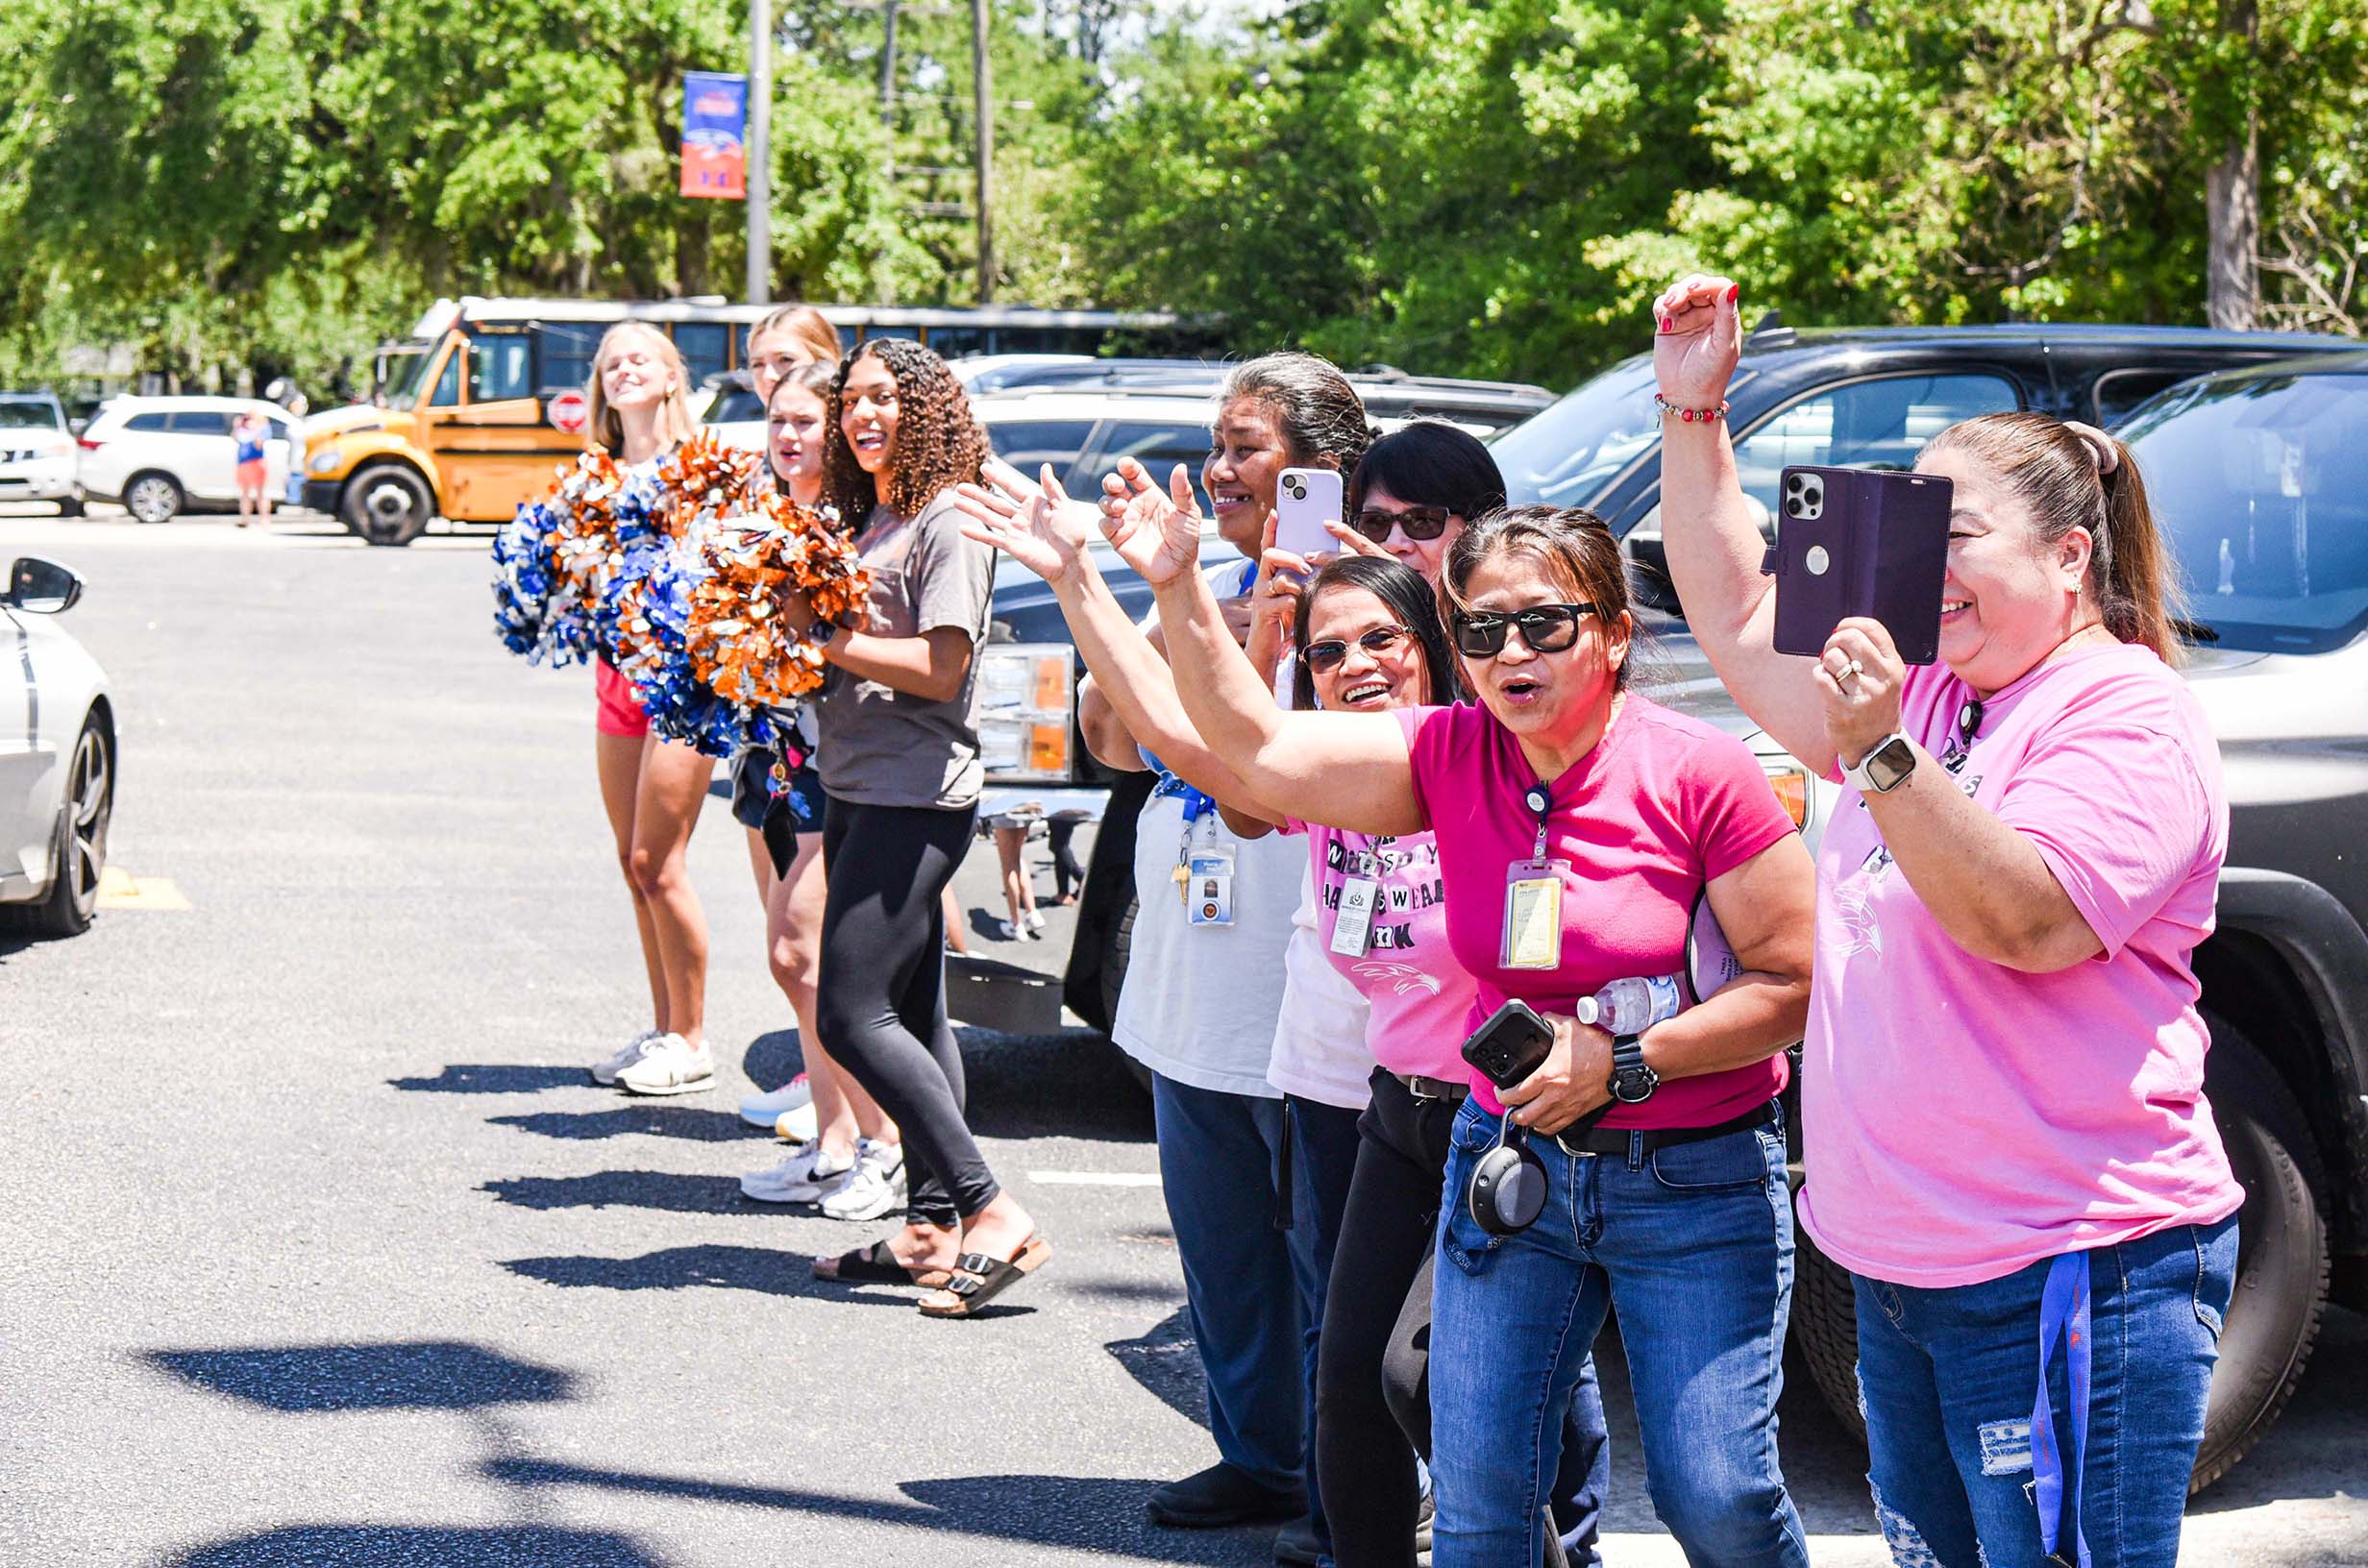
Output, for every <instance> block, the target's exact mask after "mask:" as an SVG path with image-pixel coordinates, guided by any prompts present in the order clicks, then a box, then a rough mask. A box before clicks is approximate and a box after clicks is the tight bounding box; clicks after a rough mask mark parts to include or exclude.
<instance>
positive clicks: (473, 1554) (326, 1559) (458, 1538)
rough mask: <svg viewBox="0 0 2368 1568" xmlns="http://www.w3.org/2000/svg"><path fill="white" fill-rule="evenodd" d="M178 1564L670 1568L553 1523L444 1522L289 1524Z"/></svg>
mask: <svg viewBox="0 0 2368 1568" xmlns="http://www.w3.org/2000/svg"><path fill="white" fill-rule="evenodd" d="M171 1560H172V1568H314V1565H316V1564H320V1563H369V1564H372V1565H373V1568H525V1565H527V1564H544V1563H566V1564H568V1568H665V1559H663V1558H660V1557H656V1556H652V1555H651V1554H650V1553H649V1552H648V1551H647V1550H645V1549H644V1548H642V1547H641V1546H640V1545H638V1544H637V1543H636V1542H635V1541H634V1540H633V1539H632V1537H630V1536H629V1535H617V1534H611V1533H610V1532H608V1531H591V1530H556V1529H554V1528H552V1527H550V1526H547V1525H497V1526H493V1527H491V1528H488V1529H474V1530H473V1529H467V1528H463V1527H459V1526H443V1525H290V1526H288V1527H286V1528H285V1529H283V1530H273V1531H264V1532H263V1533H262V1534H260V1535H248V1536H243V1537H241V1538H240V1539H237V1540H234V1541H217V1542H215V1543H214V1544H213V1545H211V1546H202V1547H199V1548H198V1549H197V1550H196V1551H194V1552H191V1553H188V1554H186V1555H185V1556H178V1557H175V1558H173V1559H171Z"/></svg>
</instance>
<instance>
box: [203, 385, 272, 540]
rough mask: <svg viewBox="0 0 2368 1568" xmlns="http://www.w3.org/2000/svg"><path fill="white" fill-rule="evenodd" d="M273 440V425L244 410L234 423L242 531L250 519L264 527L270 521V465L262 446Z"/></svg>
mask: <svg viewBox="0 0 2368 1568" xmlns="http://www.w3.org/2000/svg"><path fill="white" fill-rule="evenodd" d="M270 437H271V424H270V422H269V421H267V420H265V419H264V418H263V416H262V415H260V414H255V413H247V412H243V411H242V412H241V413H240V414H239V415H238V416H237V417H236V418H235V419H234V420H232V421H231V439H232V440H233V441H234V442H235V443H237V449H238V450H237V453H236V458H237V463H238V471H237V481H238V526H239V527H242V528H243V527H246V526H247V524H248V522H249V520H250V519H252V520H254V521H256V522H259V523H264V524H268V523H270V521H271V465H270V463H269V461H268V460H267V458H266V456H265V450H266V449H265V448H264V445H263V443H264V442H265V441H267V440H269V439H270ZM215 450H217V451H219V450H220V449H219V448H217V449H215Z"/></svg>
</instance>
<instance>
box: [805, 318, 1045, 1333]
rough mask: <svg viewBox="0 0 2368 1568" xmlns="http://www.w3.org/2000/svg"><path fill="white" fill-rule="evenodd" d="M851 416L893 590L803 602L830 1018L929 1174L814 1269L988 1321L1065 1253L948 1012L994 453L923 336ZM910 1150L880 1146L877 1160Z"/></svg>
mask: <svg viewBox="0 0 2368 1568" xmlns="http://www.w3.org/2000/svg"><path fill="white" fill-rule="evenodd" d="M831 406H832V413H833V416H834V417H833V420H832V423H831V425H830V428H829V447H828V455H827V457H826V478H825V494H826V498H827V499H828V500H829V502H831V503H832V504H833V505H835V506H836V507H837V508H838V511H839V515H840V517H841V518H843V519H845V520H847V521H848V523H849V524H850V526H851V527H853V528H854V529H855V530H856V531H855V541H856V545H857V548H858V550H859V551H860V553H861V555H862V558H863V562H864V565H865V566H866V567H868V568H869V569H870V570H871V572H872V574H873V576H872V589H871V600H870V603H869V606H868V610H869V613H868V614H867V615H866V616H865V617H864V619H863V624H862V625H857V626H851V627H850V626H838V625H829V624H826V623H825V624H816V623H814V621H813V612H812V609H811V607H810V606H808V605H807V604H806V603H805V601H804V600H803V598H802V596H793V597H790V598H787V599H785V600H783V601H782V611H783V613H784V614H786V615H788V616H789V617H790V618H791V623H792V625H799V624H800V623H803V624H804V625H805V626H806V627H807V629H808V633H809V635H811V636H812V638H813V639H814V642H815V643H816V645H817V646H818V647H819V649H821V652H822V656H823V658H824V659H825V660H826V661H827V662H828V663H829V664H830V665H832V666H833V667H834V668H833V669H832V671H831V672H830V675H829V678H828V680H827V681H826V683H825V685H824V687H823V692H822V697H821V700H820V701H819V702H818V703H817V704H816V706H815V713H816V719H817V721H818V723H819V725H820V731H821V733H820V736H819V742H820V745H819V750H818V753H817V754H818V757H819V763H820V767H821V769H822V775H823V787H824V790H825V792H826V795H827V796H828V804H827V807H826V813H825V819H824V821H825V825H824V863H823V864H824V877H825V880H826V887H827V894H826V902H825V906H824V912H823V946H822V974H821V988H820V993H819V1008H820V1017H819V1020H818V1021H819V1023H820V1026H821V1031H822V1035H823V1038H825V1039H826V1040H828V1041H830V1045H831V1050H832V1052H833V1053H834V1054H835V1056H836V1059H837V1060H838V1062H839V1063H840V1064H841V1065H842V1066H845V1067H846V1068H847V1070H848V1071H849V1073H850V1074H851V1075H852V1076H853V1077H854V1078H855V1080H856V1081H857V1082H858V1083H860V1084H862V1085H863V1087H864V1088H865V1089H866V1090H870V1091H871V1093H872V1095H873V1097H874V1098H875V1099H876V1100H877V1101H878V1102H879V1104H880V1106H881V1108H882V1109H883V1110H885V1111H886V1112H888V1114H889V1115H893V1116H894V1117H895V1118H896V1122H897V1126H898V1128H899V1129H900V1131H901V1133H902V1134H903V1153H904V1154H905V1155H909V1157H910V1159H909V1169H910V1172H911V1174H910V1176H909V1194H910V1201H909V1206H908V1208H907V1211H906V1216H905V1224H904V1227H903V1229H902V1230H900V1232H898V1233H897V1235H895V1236H894V1237H890V1238H888V1239H887V1240H884V1241H881V1242H877V1243H875V1244H874V1245H873V1246H872V1247H870V1248H868V1249H864V1250H861V1251H856V1252H850V1253H847V1254H845V1255H844V1256H841V1257H838V1258H818V1259H816V1260H815V1264H814V1267H815V1272H816V1274H817V1276H818V1277H821V1278H824V1279H835V1280H848V1281H876V1282H883V1283H889V1284H898V1285H903V1284H920V1285H924V1286H935V1288H932V1289H930V1290H929V1291H928V1293H927V1294H925V1296H923V1297H922V1299H921V1302H920V1310H921V1311H922V1312H923V1313H925V1315H928V1316H933V1317H967V1316H970V1315H972V1314H973V1313H974V1312H975V1311H977V1310H978V1309H979V1308H981V1307H984V1306H985V1305H986V1304H987V1303H989V1302H991V1301H993V1300H994V1299H995V1298H996V1297H997V1296H999V1295H1000V1294H1001V1293H1002V1292H1004V1291H1005V1290H1008V1289H1009V1288H1010V1287H1011V1286H1014V1285H1016V1284H1017V1283H1018V1282H1019V1281H1021V1280H1022V1279H1024V1278H1025V1277H1026V1276H1027V1275H1028V1274H1030V1273H1033V1272H1034V1271H1035V1270H1036V1269H1038V1268H1040V1267H1042V1266H1043V1264H1044V1263H1045V1262H1048V1260H1049V1259H1050V1257H1051V1253H1052V1248H1051V1245H1050V1243H1049V1242H1048V1241H1046V1240H1045V1239H1044V1237H1041V1236H1039V1235H1038V1234H1037V1232H1036V1226H1035V1222H1034V1220H1032V1219H1031V1218H1030V1217H1029V1215H1028V1213H1027V1211H1026V1210H1025V1209H1024V1208H1023V1207H1022V1206H1021V1204H1020V1202H1019V1200H1018V1199H1017V1198H1015V1197H1013V1196H1012V1195H1011V1193H1010V1192H1009V1191H1007V1190H1005V1189H1004V1188H1002V1187H1001V1186H1000V1185H999V1183H998V1182H997V1181H996V1179H995V1173H994V1172H993V1171H992V1170H991V1169H989V1168H988V1165H987V1162H986V1159H985V1157H984V1156H983V1155H981V1154H980V1153H979V1151H978V1144H977V1140H976V1139H974V1137H973V1136H972V1134H971V1130H970V1128H969V1126H968V1125H967V1124H966V1123H965V1122H964V1120H963V1110H962V1107H963V1091H964V1081H963V1071H962V1054H961V1049H960V1047H959V1045H958V1044H957V1043H956V1042H955V1040H954V1035H953V1029H952V1027H951V1025H950V1023H949V1022H948V1021H947V1017H946V992H945V978H946V977H945V959H944V954H943V952H942V948H943V946H944V943H945V935H946V932H945V917H944V914H943V908H944V905H943V903H942V899H943V897H944V894H945V890H946V887H947V885H948V883H950V881H951V880H952V878H953V873H954V868H955V867H956V866H957V865H958V864H959V863H960V861H961V859H962V855H963V852H964V851H965V850H966V849H967V848H968V847H969V845H970V838H971V828H972V823H973V821H974V819H975V817H976V813H977V803H978V793H979V786H980V784H981V783H982V781H983V779H984V776H985V772H984V769H983V768H982V766H981V764H980V761H979V754H978V667H977V659H976V652H977V648H978V644H979V643H980V641H981V640H983V639H984V638H985V636H986V631H987V612H988V607H989V601H990V597H991V595H992V592H993V588H994V577H995V561H994V551H990V550H984V549H981V548H979V547H978V546H976V545H974V544H972V543H970V542H969V541H967V540H965V539H964V538H963V537H962V531H961V527H960V519H959V515H958V514H957V513H956V511H955V509H954V497H953V487H954V486H955V485H956V484H959V483H963V482H966V481H969V480H973V479H975V478H977V476H978V469H979V464H980V463H981V462H982V461H983V460H984V459H985V457H986V455H987V446H986V437H985V435H984V434H983V433H982V432H981V431H980V429H979V428H978V424H977V421H976V419H975V418H974V416H973V415H972V413H971V408H970V402H969V399H968V398H967V397H965V396H964V394H963V391H962V384H961V382H959V381H958V380H955V379H954V377H953V374H952V372H950V371H949V370H948V369H947V368H946V364H945V361H944V360H942V359H940V358H939V357H938V356H937V355H934V354H932V353H930V352H929V351H928V350H927V349H925V348H924V347H922V346H921V345H920V344H918V343H915V342H912V341H911V340H909V339H903V338H880V339H876V340H874V341H872V342H868V343H866V344H865V345H864V346H863V347H862V348H861V349H859V350H857V351H856V353H855V355H854V356H853V357H852V358H851V359H849V360H847V361H846V362H845V363H844V364H843V365H842V366H841V367H840V371H839V380H838V385H837V388H836V391H835V394H834V396H833V398H832V404H831ZM888 1152H889V1151H882V1150H879V1149H878V1148H877V1147H876V1145H872V1144H868V1143H867V1144H865V1145H864V1146H863V1147H862V1149H861V1151H860V1152H859V1154H858V1156H857V1164H859V1165H861V1164H864V1163H865V1162H867V1161H875V1160H879V1159H883V1158H885V1157H886V1156H887V1154H888ZM907 1168H908V1167H907V1164H906V1162H905V1161H904V1160H903V1159H901V1158H900V1159H899V1160H898V1164H897V1169H898V1171H899V1172H900V1173H902V1172H903V1171H904V1170H906V1169H907Z"/></svg>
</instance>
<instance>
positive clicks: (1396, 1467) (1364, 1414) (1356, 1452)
mask: <svg viewBox="0 0 2368 1568" xmlns="http://www.w3.org/2000/svg"><path fill="white" fill-rule="evenodd" d="M1372 1083H1373V1099H1372V1103H1371V1104H1370V1105H1369V1106H1368V1107H1367V1108H1366V1112H1365V1115H1363V1116H1362V1117H1361V1118H1359V1120H1358V1122H1357V1132H1358V1134H1359V1139H1358V1143H1357V1166H1356V1173H1355V1174H1354V1175H1353V1176H1352V1177H1351V1178H1350V1179H1349V1186H1348V1210H1347V1213H1346V1214H1345V1215H1344V1217H1343V1218H1342V1220H1341V1233H1340V1242H1339V1245H1338V1247H1337V1249H1336V1250H1335V1251H1334V1252H1333V1255H1332V1283H1331V1287H1330V1288H1329V1289H1328V1290H1327V1291H1326V1292H1325V1295H1324V1309H1323V1335H1322V1337H1321V1339H1320V1341H1319V1344H1318V1347H1317V1363H1316V1466H1317V1477H1318V1480H1319V1482H1320V1483H1321V1486H1322V1488H1323V1504H1324V1517H1325V1519H1326V1520H1327V1521H1328V1522H1329V1523H1330V1524H1331V1527H1332V1556H1333V1559H1334V1560H1335V1561H1336V1562H1337V1563H1339V1565H1340V1568H1382V1565H1388V1568H1413V1565H1414V1560H1415V1510H1416V1507H1417V1506H1418V1502H1419V1489H1418V1482H1417V1479H1416V1475H1415V1456H1416V1454H1420V1455H1421V1456H1422V1457H1423V1458H1430V1452H1431V1421H1430V1416H1431V1390H1430V1341H1431V1311H1430V1307H1431V1260H1432V1256H1433V1253H1434V1250H1435V1247H1436V1237H1437V1235H1438V1225H1439V1202H1440V1188H1441V1183H1442V1182H1443V1180H1444V1178H1445V1172H1446V1167H1447V1148H1448V1132H1449V1130H1450V1129H1451V1128H1452V1127H1453V1126H1454V1124H1455V1114H1456V1112H1457V1111H1458V1110H1459V1109H1461V1106H1460V1103H1458V1102H1452V1101H1446V1100H1418V1099H1416V1098H1415V1096H1414V1094H1413V1092H1412V1091H1411V1090H1408V1089H1407V1088H1406V1086H1405V1085H1404V1084H1403V1083H1401V1082H1399V1081H1398V1080H1397V1079H1396V1078H1395V1077H1394V1076H1392V1075H1391V1074H1390V1073H1388V1072H1386V1071H1382V1070H1380V1069H1378V1068H1376V1069H1375V1070H1374V1073H1373V1080H1372ZM1574 1403H1575V1402H1574ZM1597 1409H1598V1410H1599V1409H1600V1407H1597ZM1602 1424H1603V1423H1602V1417H1601V1415H1600V1413H1597V1414H1595V1415H1594V1416H1593V1417H1592V1420H1591V1421H1590V1420H1588V1419H1586V1418H1585V1417H1584V1416H1583V1415H1582V1413H1581V1412H1580V1411H1579V1410H1577V1409H1575V1408H1574V1409H1573V1411H1572V1419H1571V1423H1570V1425H1569V1426H1568V1427H1567V1428H1566V1430H1565V1433H1564V1434H1563V1462H1562V1469H1561V1473H1560V1474H1559V1475H1558V1477H1557V1478H1556V1484H1555V1487H1554V1495H1553V1499H1552V1502H1553V1511H1554V1514H1555V1523H1556V1526H1557V1529H1558V1531H1559V1532H1560V1533H1561V1534H1562V1535H1563V1537H1564V1540H1565V1542H1566V1543H1567V1544H1570V1545H1574V1546H1578V1547H1580V1548H1581V1550H1582V1551H1584V1549H1585V1548H1587V1547H1590V1546H1591V1545H1592V1544H1593V1540H1594V1534H1595V1521H1594V1514H1595V1512H1596V1509H1597V1508H1598V1507H1599V1506H1600V1504H1601V1496H1600V1493H1601V1487H1602V1479H1603V1477H1602V1469H1603V1465H1604V1459H1605V1456H1604V1448H1603V1441H1604V1439H1603V1432H1602ZM1590 1429H1591V1430H1590ZM1549 1560H1559V1559H1558V1558H1553V1559H1549ZM1589 1560H1591V1559H1589Z"/></svg>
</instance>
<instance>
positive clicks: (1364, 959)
mask: <svg viewBox="0 0 2368 1568" xmlns="http://www.w3.org/2000/svg"><path fill="white" fill-rule="evenodd" d="M1283 831H1284V832H1286V833H1304V834H1306V835H1307V855H1308V867H1309V870H1311V871H1312V872H1313V873H1314V875H1315V878H1316V935H1317V937H1318V938H1319V939H1320V942H1321V943H1322V945H1323V952H1324V956H1325V957H1326V958H1328V959H1330V960H1331V961H1332V967H1333V968H1336V969H1338V970H1340V972H1341V974H1342V975H1343V976H1344V978H1346V980H1347V981H1348V983H1349V984H1350V985H1352V986H1355V987H1356V988H1357V990H1359V991H1360V992H1364V993H1365V999H1366V1002H1367V1004H1368V1005H1369V1007H1370V1008H1371V1016H1370V1017H1369V1018H1368V1019H1367V1021H1366V1026H1365V1043H1366V1045H1367V1046H1368V1047H1369V1048H1370V1049H1371V1051H1372V1053H1373V1060H1374V1061H1376V1062H1378V1063H1380V1064H1381V1065H1382V1066H1385V1067H1387V1068H1389V1069H1390V1070H1391V1071H1392V1072H1398V1073H1418V1074H1419V1075H1421V1076H1422V1077H1425V1078H1444V1079H1446V1080H1448V1081H1449V1082H1451V1083H1461V1082H1463V1081H1464V1079H1465V1077H1466V1076H1467V1075H1468V1073H1469V1072H1470V1070H1471V1069H1470V1068H1469V1067H1468V1066H1465V1063H1464V1050H1463V1047H1464V1041H1465V1038H1466V1036H1468V1034H1469V1033H1470V1032H1471V1031H1470V1029H1469V1027H1468V1025H1467V1024H1466V1023H1465V1021H1464V1020H1465V1019H1467V1018H1468V1017H1470V1016H1471V999H1472V996H1473V994H1474V992H1475V990H1476V988H1475V986H1474V985H1473V982H1472V977H1471V976H1470V975H1468V974H1467V973H1466V972H1465V971H1464V967H1463V966H1462V965H1461V964H1458V963H1457V962H1456V961H1455V954H1454V952H1453V951H1452V950H1450V948H1449V947H1448V945H1447V890H1446V884H1445V882H1444V881H1443V879H1442V877H1441V875H1440V870H1439V846H1438V845H1436V844H1435V843H1433V842H1432V839H1431V835H1430V834H1428V833H1410V834H1407V835H1406V836H1404V837H1402V838H1391V837H1388V836H1386V835H1385V836H1383V837H1380V838H1369V837H1368V836H1367V835H1365V834H1363V833H1349V832H1345V831H1344V830H1343V829H1341V828H1337V827H1324V826H1322V825H1320V824H1319V823H1315V822H1302V821H1290V822H1286V823H1285V824H1284V826H1283ZM1352 882H1371V883H1372V884H1373V885H1374V886H1373V894H1374V899H1373V916H1372V920H1371V923H1370V924H1369V926H1368V928H1367V933H1366V940H1365V943H1364V945H1363V948H1362V949H1361V950H1360V951H1357V952H1349V953H1344V952H1342V951H1341V950H1340V949H1339V947H1338V946H1336V945H1335V939H1336V938H1337V937H1338V935H1339V932H1340V921H1341V894H1342V892H1343V891H1344V889H1346V888H1347V887H1348V886H1349V884H1350V883H1352ZM1352 929H1353V927H1352Z"/></svg>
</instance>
